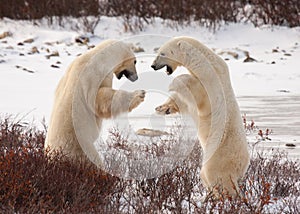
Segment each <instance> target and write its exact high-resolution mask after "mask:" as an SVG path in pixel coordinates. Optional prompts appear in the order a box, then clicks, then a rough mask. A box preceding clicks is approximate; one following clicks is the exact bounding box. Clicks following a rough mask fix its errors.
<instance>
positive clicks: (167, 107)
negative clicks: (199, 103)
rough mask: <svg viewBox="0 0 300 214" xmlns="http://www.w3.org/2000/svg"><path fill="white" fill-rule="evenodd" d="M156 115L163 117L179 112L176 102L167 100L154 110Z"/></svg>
mask: <svg viewBox="0 0 300 214" xmlns="http://www.w3.org/2000/svg"><path fill="white" fill-rule="evenodd" d="M155 111H156V113H158V114H161V115H165V114H175V113H177V112H179V108H178V106H177V104H176V102H175V101H174V100H173V99H171V98H169V99H168V100H167V101H166V102H165V103H164V104H162V105H160V106H158V107H156V108H155Z"/></svg>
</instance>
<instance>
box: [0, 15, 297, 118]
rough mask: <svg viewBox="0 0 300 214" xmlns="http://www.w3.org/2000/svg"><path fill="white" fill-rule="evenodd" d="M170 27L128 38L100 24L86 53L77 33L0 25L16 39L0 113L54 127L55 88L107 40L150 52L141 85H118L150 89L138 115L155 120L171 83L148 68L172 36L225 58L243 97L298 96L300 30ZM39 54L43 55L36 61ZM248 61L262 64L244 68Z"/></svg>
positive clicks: (116, 24) (4, 73)
mask: <svg viewBox="0 0 300 214" xmlns="http://www.w3.org/2000/svg"><path fill="white" fill-rule="evenodd" d="M40 23H43V22H40ZM167 25H168V23H166V22H164V21H163V20H161V19H156V20H155V22H154V23H153V24H151V25H148V26H147V27H145V29H144V31H143V32H137V33H132V32H123V30H124V29H123V23H122V20H121V19H120V18H110V17H102V18H101V20H100V22H99V24H98V26H97V27H96V29H95V35H85V36H88V38H89V40H90V41H89V43H88V45H82V44H79V43H75V38H76V37H77V36H79V35H83V33H82V32H78V31H75V30H72V27H71V26H65V28H62V27H60V26H51V27H49V26H48V25H46V24H44V25H41V24H40V25H35V24H33V23H32V22H29V21H13V20H10V19H2V20H0V29H1V30H0V34H1V33H3V32H11V33H12V36H10V37H9V36H8V37H5V38H3V39H1V40H0V97H1V102H0V112H2V113H13V114H26V113H28V112H31V111H33V112H32V114H33V115H35V116H36V117H37V118H42V117H43V116H45V117H46V119H48V118H49V115H50V112H51V108H52V101H53V94H54V90H55V87H56V85H57V83H58V81H59V79H60V78H61V76H62V75H63V73H64V71H65V70H66V69H67V67H68V65H69V64H70V63H71V61H73V60H74V59H75V58H76V56H77V55H79V54H81V53H84V52H86V51H87V50H88V48H89V46H92V45H96V44H98V43H99V42H101V41H102V40H104V39H108V38H116V39H124V40H126V41H130V42H132V43H133V44H134V45H136V46H139V47H141V48H142V49H144V50H145V51H146V52H140V53H136V55H137V58H138V64H137V69H138V72H139V73H140V78H139V81H137V82H135V83H129V82H128V81H126V80H125V79H124V80H121V81H117V80H115V81H114V85H115V87H116V88H124V89H128V90H134V89H140V88H145V89H146V90H148V91H150V92H151V93H152V94H151V93H149V96H148V97H147V98H146V101H145V104H144V105H143V108H141V109H139V108H138V109H137V110H136V112H134V113H141V112H143V113H148V114H151V113H153V109H152V108H153V106H155V105H156V104H157V103H159V102H160V101H161V100H163V99H164V98H165V97H166V96H167V86H168V84H169V83H170V81H171V80H172V78H173V77H170V76H166V75H165V73H164V72H160V71H158V72H155V73H154V72H153V71H152V69H151V67H150V65H151V63H152V60H153V59H154V56H155V48H158V47H159V46H160V45H161V44H162V43H163V42H164V41H166V40H167V39H168V37H173V36H183V35H186V36H191V37H195V38H196V39H198V40H200V41H201V42H203V43H204V44H205V45H207V46H208V47H210V48H212V49H214V50H215V51H216V53H218V54H220V56H221V57H223V58H224V59H225V60H226V62H227V63H228V66H229V68H230V74H231V80H232V85H233V87H234V90H235V93H236V95H237V96H244V95H251V96H260V95H271V96H278V95H283V96H284V95H286V94H288V95H293V94H300V84H299V82H300V70H299V67H300V61H299V58H300V27H297V28H287V27H270V26H264V27H261V28H255V27H253V25H251V24H233V23H232V24H228V25H223V26H221V27H220V29H218V30H217V31H216V32H215V33H213V32H212V31H210V30H208V29H206V28H204V27H199V26H198V25H197V23H191V24H190V25H189V26H178V28H177V30H176V29H173V28H169V27H167ZM28 39H32V40H31V42H25V40H28ZM21 44H22V45H21ZM33 48H36V49H37V50H38V52H34V53H33V52H32V51H33ZM247 56H250V57H251V58H253V59H255V60H256V61H254V62H247V63H244V62H243V61H244V60H245V59H246V58H247ZM180 70H182V71H184V70H185V69H180ZM176 74H177V75H178V74H180V71H178V72H176ZM158 86H159V87H158ZM156 98H157V99H156Z"/></svg>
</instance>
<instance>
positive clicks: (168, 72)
mask: <svg viewBox="0 0 300 214" xmlns="http://www.w3.org/2000/svg"><path fill="white" fill-rule="evenodd" d="M165 66H166V67H167V70H166V73H167V74H168V75H171V74H172V73H173V71H174V70H173V69H172V67H171V66H169V65H159V64H154V63H153V64H152V65H151V67H152V68H153V69H154V70H155V71H157V70H159V69H161V68H163V67H165Z"/></svg>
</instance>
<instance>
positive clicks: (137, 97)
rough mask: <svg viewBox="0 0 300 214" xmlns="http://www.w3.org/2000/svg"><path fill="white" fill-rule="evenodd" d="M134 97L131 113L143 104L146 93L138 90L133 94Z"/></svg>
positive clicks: (130, 108)
mask: <svg viewBox="0 0 300 214" xmlns="http://www.w3.org/2000/svg"><path fill="white" fill-rule="evenodd" d="M132 95H133V97H132V100H131V103H130V107H129V111H132V109H134V108H136V107H137V106H138V105H139V104H140V103H142V102H143V101H144V99H145V95H146V91H144V90H136V91H134V92H133V93H132Z"/></svg>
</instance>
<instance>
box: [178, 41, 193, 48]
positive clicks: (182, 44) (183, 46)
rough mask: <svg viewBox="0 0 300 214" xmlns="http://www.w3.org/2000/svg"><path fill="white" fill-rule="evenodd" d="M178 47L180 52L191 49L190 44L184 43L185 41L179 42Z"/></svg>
mask: <svg viewBox="0 0 300 214" xmlns="http://www.w3.org/2000/svg"><path fill="white" fill-rule="evenodd" d="M177 45H178V47H179V49H180V50H188V49H189V48H190V47H191V45H190V44H189V43H188V42H186V41H184V40H179V41H178V42H177Z"/></svg>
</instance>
